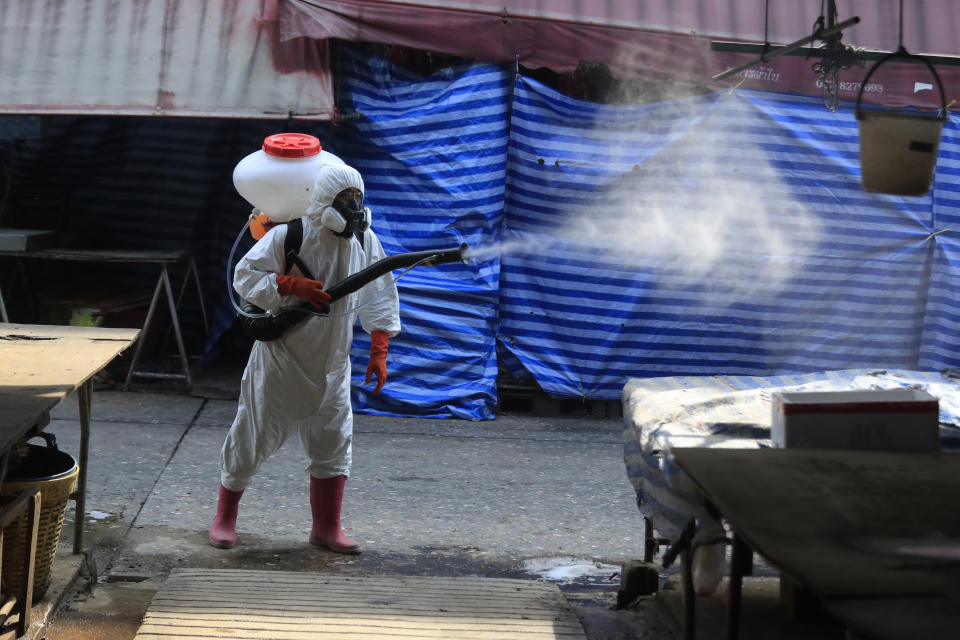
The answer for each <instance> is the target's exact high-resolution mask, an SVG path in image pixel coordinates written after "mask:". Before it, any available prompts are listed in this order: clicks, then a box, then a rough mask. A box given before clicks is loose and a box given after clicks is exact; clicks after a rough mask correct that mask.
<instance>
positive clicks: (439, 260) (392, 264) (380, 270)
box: [326, 243, 470, 302]
mask: <svg viewBox="0 0 960 640" xmlns="http://www.w3.org/2000/svg"><path fill="white" fill-rule="evenodd" d="M469 259H470V258H469V255H468V253H467V245H466V243H464V244H461V245H460V246H459V247H457V248H456V249H441V250H432V251H410V252H408V253H397V254H394V255H392V256H387V257H386V258H384V259H383V260H378V261H377V262H374V263H373V264H372V265H370V266H369V267H367V268H366V269H362V270H360V271H357V272H356V273H354V274H351V275H349V276H347V277H346V278H344V279H343V280H341V281H340V282H338V283H337V284H335V285H333V286H332V287H329V288H328V289H326V292H327V293H329V294H330V301H331V302H333V301H334V300H339V299H340V298H342V297H344V296H347V295H350V294H351V293H353V292H354V291H356V290H357V289H359V288H360V287H362V286H363V285H365V284H367V283H368V282H370V281H372V280H376V279H377V278H379V277H380V276H382V275H383V274H385V273H387V272H388V271H393V270H394V269H403V268H404V267H412V266H414V265H418V264H423V265H424V266H431V265H435V264H448V263H450V262H463V263H464V264H466V263H467V261H468V260H469Z"/></svg>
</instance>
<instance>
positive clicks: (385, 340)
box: [370, 330, 390, 357]
mask: <svg viewBox="0 0 960 640" xmlns="http://www.w3.org/2000/svg"><path fill="white" fill-rule="evenodd" d="M389 342H390V336H389V334H387V332H386V331H380V330H377V331H371V332H370V355H371V356H382V357H386V355H387V345H388V344H389Z"/></svg>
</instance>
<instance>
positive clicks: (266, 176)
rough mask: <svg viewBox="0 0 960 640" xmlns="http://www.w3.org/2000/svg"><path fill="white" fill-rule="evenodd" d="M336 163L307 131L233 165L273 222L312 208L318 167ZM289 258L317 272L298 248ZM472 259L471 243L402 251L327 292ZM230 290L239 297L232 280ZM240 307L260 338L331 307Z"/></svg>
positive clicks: (240, 183)
mask: <svg viewBox="0 0 960 640" xmlns="http://www.w3.org/2000/svg"><path fill="white" fill-rule="evenodd" d="M330 163H341V164H342V163H343V160H341V159H340V158H338V157H337V156H335V155H334V154H332V153H329V152H327V151H324V150H323V149H321V147H320V141H319V140H318V139H317V138H315V137H313V136H311V135H307V134H302V133H278V134H274V135H271V136H267V138H266V139H265V140H264V141H263V146H262V148H261V149H260V150H259V151H256V152H254V153H251V154H250V155H248V156H247V157H245V158H244V159H243V160H241V161H240V162H239V163H238V164H237V166H236V168H234V170H233V184H234V186H235V187H236V189H237V192H238V193H239V194H240V195H241V196H243V198H244V199H245V200H246V201H247V202H249V203H250V204H252V205H253V206H254V207H256V208H257V209H259V210H260V211H261V212H262V213H264V214H266V215H267V216H268V217H269V218H270V220H271V221H273V222H276V223H284V222H290V221H292V220H296V219H297V218H300V217H302V216H303V215H304V214H305V213H306V211H307V206H308V205H309V204H310V196H311V195H312V193H313V184H314V180H315V178H316V174H317V171H319V169H320V167H322V166H324V165H325V164H330ZM241 233H242V232H241ZM234 248H236V244H234ZM288 258H289V259H292V260H293V262H294V263H296V264H297V266H298V267H299V268H300V270H301V271H302V272H303V273H304V275H306V276H307V277H310V278H312V277H313V276H311V275H310V271H309V269H308V268H307V266H306V265H305V264H304V263H303V261H302V260H301V259H300V257H299V256H298V255H296V254H295V253H293V254H292V255H290V256H288ZM469 259H470V257H469V252H468V250H467V245H466V244H461V245H460V246H459V247H454V248H451V249H439V250H430V251H413V252H408V253H397V254H394V255H391V256H387V257H385V258H384V259H382V260H379V261H378V262H375V263H374V264H372V265H370V266H369V267H367V268H366V269H363V270H361V271H358V272H357V273H354V274H351V275H349V276H347V277H346V278H344V279H343V280H341V281H340V282H338V283H336V284H334V285H333V286H331V287H329V288H328V289H327V292H328V293H329V294H330V296H331V298H332V300H331V301H335V300H338V299H340V298H342V297H344V296H346V295H349V294H350V293H353V292H354V291H357V290H358V289H360V288H361V287H363V286H364V285H365V284H367V283H369V282H371V281H373V280H375V279H376V278H379V277H380V276H382V275H384V274H386V273H388V272H390V271H392V270H394V269H399V268H403V267H407V268H412V267H415V266H419V265H435V264H446V263H451V262H463V263H464V264H467V263H468V262H469ZM232 262H233V256H232V252H231V259H230V263H231V264H232ZM228 274H229V269H228ZM228 280H229V275H228ZM228 289H229V291H230V299H231V301H233V293H232V287H231V286H230V285H229V282H228ZM234 306H235V307H236V308H237V311H238V315H239V318H240V320H241V322H242V323H243V325H244V329H245V330H246V332H247V334H248V335H250V336H251V337H253V338H255V339H257V340H275V339H277V338H279V337H280V336H281V335H282V334H283V333H284V332H285V331H286V330H287V329H290V328H291V327H293V326H296V325H297V324H299V323H300V322H301V321H303V320H304V319H306V317H307V316H309V315H318V314H320V315H322V314H324V313H329V310H328V309H327V310H320V311H317V310H316V309H312V308H311V307H310V306H309V305H306V304H304V305H300V306H296V307H285V308H284V309H281V310H280V311H279V312H278V313H277V314H276V315H272V314H265V313H262V311H263V310H262V309H259V308H258V307H256V306H254V305H252V304H249V303H247V304H245V305H244V306H243V308H241V307H239V306H238V305H237V304H236V302H235V301H234Z"/></svg>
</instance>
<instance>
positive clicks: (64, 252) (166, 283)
mask: <svg viewBox="0 0 960 640" xmlns="http://www.w3.org/2000/svg"><path fill="white" fill-rule="evenodd" d="M0 256H11V257H15V258H17V260H18V262H17V265H16V270H15V272H14V275H15V276H17V275H19V277H20V278H21V279H22V280H23V282H24V283H25V284H27V286H28V288H29V284H28V281H27V275H26V273H25V271H24V268H23V265H22V263H21V262H20V261H22V260H23V259H33V260H63V261H72V262H93V263H98V264H106V263H127V264H135V263H141V264H158V265H160V271H159V274H158V276H157V284H156V286H155V287H154V291H153V297H152V298H151V299H150V307H149V309H148V311H147V316H146V319H145V320H144V322H143V337H142V339H141V340H140V341H139V342H138V343H137V347H136V349H135V350H134V354H133V359H132V360H131V362H130V368H129V370H128V371H127V378H126V381H125V382H124V384H123V388H124V390H127V389H129V388H130V383H131V381H132V380H133V378H134V377H143V378H177V379H182V380H183V381H184V382H185V384H186V386H187V388H190V387H191V386H192V385H193V380H192V379H191V376H190V365H189V363H188V360H187V350H186V347H185V346H184V343H183V335H182V333H181V331H180V320H179V316H178V312H177V309H178V308H179V306H180V302H181V301H182V299H183V294H184V291H185V290H186V285H187V281H188V280H189V279H190V277H191V276H193V278H192V279H193V283H194V286H195V287H196V290H197V295H198V296H199V300H200V314H201V316H202V321H203V327H204V331H209V323H208V322H207V310H206V305H205V304H204V300H203V289H202V288H201V286H200V278H199V275H198V274H197V266H196V261H195V260H194V258H193V256H192V255H191V254H190V253H189V252H187V251H159V250H153V251H150V250H143V251H141V250H126V249H56V248H48V249H30V250H25V251H12V250H7V251H0ZM178 262H185V263H186V265H187V270H186V272H185V273H184V276H183V282H182V283H181V285H180V290H179V293H178V294H177V296H176V297H174V294H173V287H172V286H171V284H170V275H169V271H168V266H169V265H172V264H176V263H178ZM161 295H163V297H165V298H166V302H167V306H168V307H169V311H170V319H171V326H172V328H173V334H174V337H175V339H176V342H177V350H178V353H179V355H180V366H181V368H182V369H183V373H182V374H174V373H158V372H150V371H138V370H137V368H136V367H137V364H138V363H139V362H140V353H141V350H142V348H143V345H144V342H145V339H146V336H147V335H148V334H149V333H150V328H151V326H152V323H153V320H154V318H155V314H156V312H157V310H158V305H159V304H160V298H161ZM0 319H2V320H3V321H4V322H7V321H8V318H7V317H6V309H5V307H4V305H3V294H2V292H0Z"/></svg>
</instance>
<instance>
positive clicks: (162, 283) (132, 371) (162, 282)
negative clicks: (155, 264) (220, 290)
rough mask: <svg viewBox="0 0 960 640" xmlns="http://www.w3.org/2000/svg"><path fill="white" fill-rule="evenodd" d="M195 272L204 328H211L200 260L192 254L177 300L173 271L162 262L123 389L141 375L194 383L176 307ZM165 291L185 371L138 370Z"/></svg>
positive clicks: (188, 383)
mask: <svg viewBox="0 0 960 640" xmlns="http://www.w3.org/2000/svg"><path fill="white" fill-rule="evenodd" d="M191 273H192V274H193V282H194V285H195V286H196V288H197V295H198V297H199V298H200V314H201V316H202V319H203V328H204V330H205V331H209V330H210V325H209V323H208V322H207V308H206V306H205V305H204V302H203V289H201V288H200V276H199V275H198V274H197V264H196V261H195V260H194V259H193V256H191V257H190V260H189V261H188V264H187V272H186V273H185V274H184V276H183V283H182V284H181V285H180V292H179V294H178V295H177V297H176V300H174V297H173V288H172V287H171V286H170V274H169V273H168V272H167V265H166V263H163V264H162V265H161V269H160V276H159V277H158V278H157V286H156V287H155V288H154V290H153V297H152V298H151V299H150V308H149V309H148V310H147V318H146V320H144V323H143V330H142V332H141V334H140V339H139V340H137V346H136V347H135V348H134V351H133V360H131V362H130V368H129V369H128V370H127V379H126V381H125V382H124V383H123V390H124V391H128V390H129V389H130V382H131V381H132V380H133V378H134V376H136V377H139V378H173V379H178V380H183V381H184V382H185V383H186V385H187V387H188V388H189V387H192V386H193V379H192V378H191V376H190V364H189V362H188V360H187V350H186V347H184V344H183V334H182V333H181V331H180V320H179V316H178V313H177V310H178V309H179V307H180V302H181V301H182V300H183V294H184V291H185V290H186V287H187V281H188V280H189V278H190V274H191ZM161 291H163V292H164V293H165V294H166V298H167V304H168V306H169V308H170V318H171V324H172V325H173V334H174V336H175V337H176V340H177V352H178V353H179V355H180V366H181V367H182V368H183V373H159V372H152V371H137V370H136V367H137V364H138V363H139V362H140V354H141V352H142V351H143V345H144V342H146V336H147V335H148V334H149V333H150V327H151V324H152V323H153V320H154V314H155V313H156V311H157V304H158V303H159V301H160V292H161Z"/></svg>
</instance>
